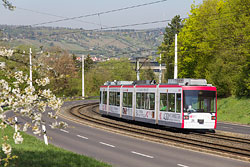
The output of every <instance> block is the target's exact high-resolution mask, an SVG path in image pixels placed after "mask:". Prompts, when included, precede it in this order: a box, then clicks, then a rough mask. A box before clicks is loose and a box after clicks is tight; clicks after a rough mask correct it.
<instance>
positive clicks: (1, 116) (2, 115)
mask: <svg viewBox="0 0 250 167" xmlns="http://www.w3.org/2000/svg"><path fill="white" fill-rule="evenodd" d="M0 108H2V107H0ZM5 118H6V115H4V114H0V120H4V119H5Z"/></svg>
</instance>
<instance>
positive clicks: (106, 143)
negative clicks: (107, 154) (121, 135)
mask: <svg viewBox="0 0 250 167" xmlns="http://www.w3.org/2000/svg"><path fill="white" fill-rule="evenodd" d="M99 143H100V144H103V145H105V146H109V147H113V148H114V147H115V146H113V145H111V144H107V143H103V142H99Z"/></svg>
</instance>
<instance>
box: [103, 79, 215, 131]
mask: <svg viewBox="0 0 250 167" xmlns="http://www.w3.org/2000/svg"><path fill="white" fill-rule="evenodd" d="M99 110H100V113H101V114H103V115H110V116H114V117H120V118H124V119H129V120H135V121H141V122H147V123H152V124H158V125H164V126H169V127H176V128H185V129H215V128H216V124H217V93H216V87H214V86H212V85H210V84H207V81H206V80H204V79H171V80H169V82H168V84H150V82H149V81H145V82H144V83H143V82H142V81H139V82H133V81H115V82H106V83H105V84H104V85H103V86H101V87H100V105H99Z"/></svg>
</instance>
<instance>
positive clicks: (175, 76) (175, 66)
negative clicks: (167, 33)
mask: <svg viewBox="0 0 250 167" xmlns="http://www.w3.org/2000/svg"><path fill="white" fill-rule="evenodd" d="M174 79H177V34H175V57H174Z"/></svg>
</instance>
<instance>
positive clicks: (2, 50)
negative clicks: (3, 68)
mask: <svg viewBox="0 0 250 167" xmlns="http://www.w3.org/2000/svg"><path fill="white" fill-rule="evenodd" d="M13 52H14V51H13V50H11V49H6V48H0V55H1V56H5V57H10V56H12V55H13Z"/></svg>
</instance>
